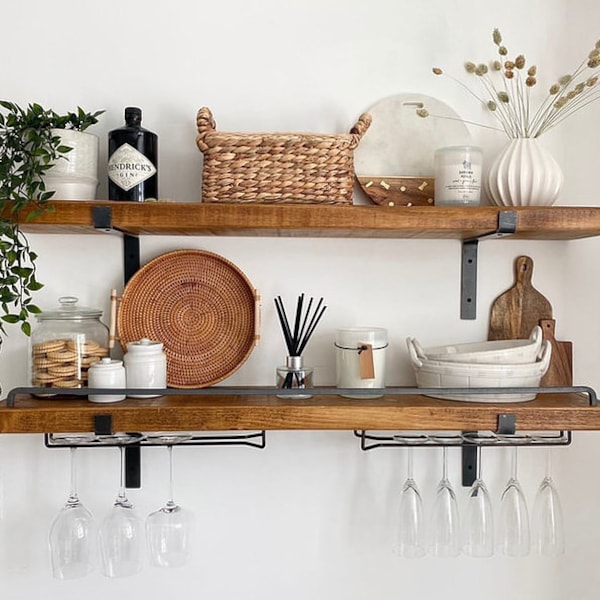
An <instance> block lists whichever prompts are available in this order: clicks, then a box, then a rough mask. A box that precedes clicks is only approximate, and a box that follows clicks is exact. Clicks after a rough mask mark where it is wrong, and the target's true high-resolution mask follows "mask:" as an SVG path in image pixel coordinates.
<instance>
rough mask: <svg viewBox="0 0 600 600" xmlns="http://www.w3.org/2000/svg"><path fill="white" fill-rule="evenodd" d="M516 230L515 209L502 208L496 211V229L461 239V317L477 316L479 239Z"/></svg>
mask: <svg viewBox="0 0 600 600" xmlns="http://www.w3.org/2000/svg"><path fill="white" fill-rule="evenodd" d="M516 231H517V213H516V211H512V210H502V211H500V212H499V213H498V227H497V228H496V231H494V232H492V233H488V234H485V235H481V236H479V237H476V238H471V239H468V240H463V242H462V257H461V283H460V318H461V319H475V318H476V317H477V251H478V247H479V241H480V240H485V239H489V238H501V237H505V236H508V235H512V234H514V233H515V232H516Z"/></svg>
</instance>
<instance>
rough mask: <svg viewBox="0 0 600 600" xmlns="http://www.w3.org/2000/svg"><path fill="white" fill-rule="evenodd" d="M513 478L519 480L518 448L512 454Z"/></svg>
mask: <svg viewBox="0 0 600 600" xmlns="http://www.w3.org/2000/svg"><path fill="white" fill-rule="evenodd" d="M512 478H513V479H514V480H515V481H516V479H517V447H516V446H515V447H514V448H513V454H512Z"/></svg>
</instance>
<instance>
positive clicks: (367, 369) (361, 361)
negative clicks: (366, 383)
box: [357, 344, 375, 379]
mask: <svg viewBox="0 0 600 600" xmlns="http://www.w3.org/2000/svg"><path fill="white" fill-rule="evenodd" d="M357 347H358V365H359V370H360V378H361V379H375V365H374V364H373V346H372V344H359V345H358V346H357Z"/></svg>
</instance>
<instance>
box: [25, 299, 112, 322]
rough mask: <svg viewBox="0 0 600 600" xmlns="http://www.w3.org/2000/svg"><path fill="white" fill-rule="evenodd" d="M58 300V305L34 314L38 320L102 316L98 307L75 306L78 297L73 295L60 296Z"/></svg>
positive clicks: (95, 317)
mask: <svg viewBox="0 0 600 600" xmlns="http://www.w3.org/2000/svg"><path fill="white" fill-rule="evenodd" d="M58 301H59V303H60V306H57V307H55V308H51V309H49V310H43V311H42V312H41V314H39V315H36V316H37V318H38V320H39V321H45V320H49V319H63V320H68V319H97V318H99V317H101V316H102V311H101V310H100V309H99V308H88V307H86V306H77V302H78V301H79V298H76V297H75V296H61V297H60V298H59V299H58Z"/></svg>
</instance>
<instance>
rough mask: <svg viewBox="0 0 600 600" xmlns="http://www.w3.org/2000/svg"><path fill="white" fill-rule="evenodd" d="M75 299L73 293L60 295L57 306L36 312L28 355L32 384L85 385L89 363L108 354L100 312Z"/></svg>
mask: <svg viewBox="0 0 600 600" xmlns="http://www.w3.org/2000/svg"><path fill="white" fill-rule="evenodd" d="M77 302H78V299H77V298H75V297H73V296H63V297H61V298H59V306H58V307H56V308H53V309H50V310H43V311H42V313H41V314H39V315H36V317H37V321H38V323H37V324H36V327H35V328H34V330H33V333H32V334H31V355H30V356H31V383H32V385H34V386H35V387H58V388H80V387H85V386H86V385H87V379H88V369H89V367H90V365H92V364H93V363H94V362H97V361H99V360H101V359H102V358H104V357H107V356H108V354H109V348H108V327H106V325H104V323H102V322H101V321H100V318H101V317H102V311H101V310H100V309H97V308H86V307H83V306H78V304H77Z"/></svg>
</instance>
